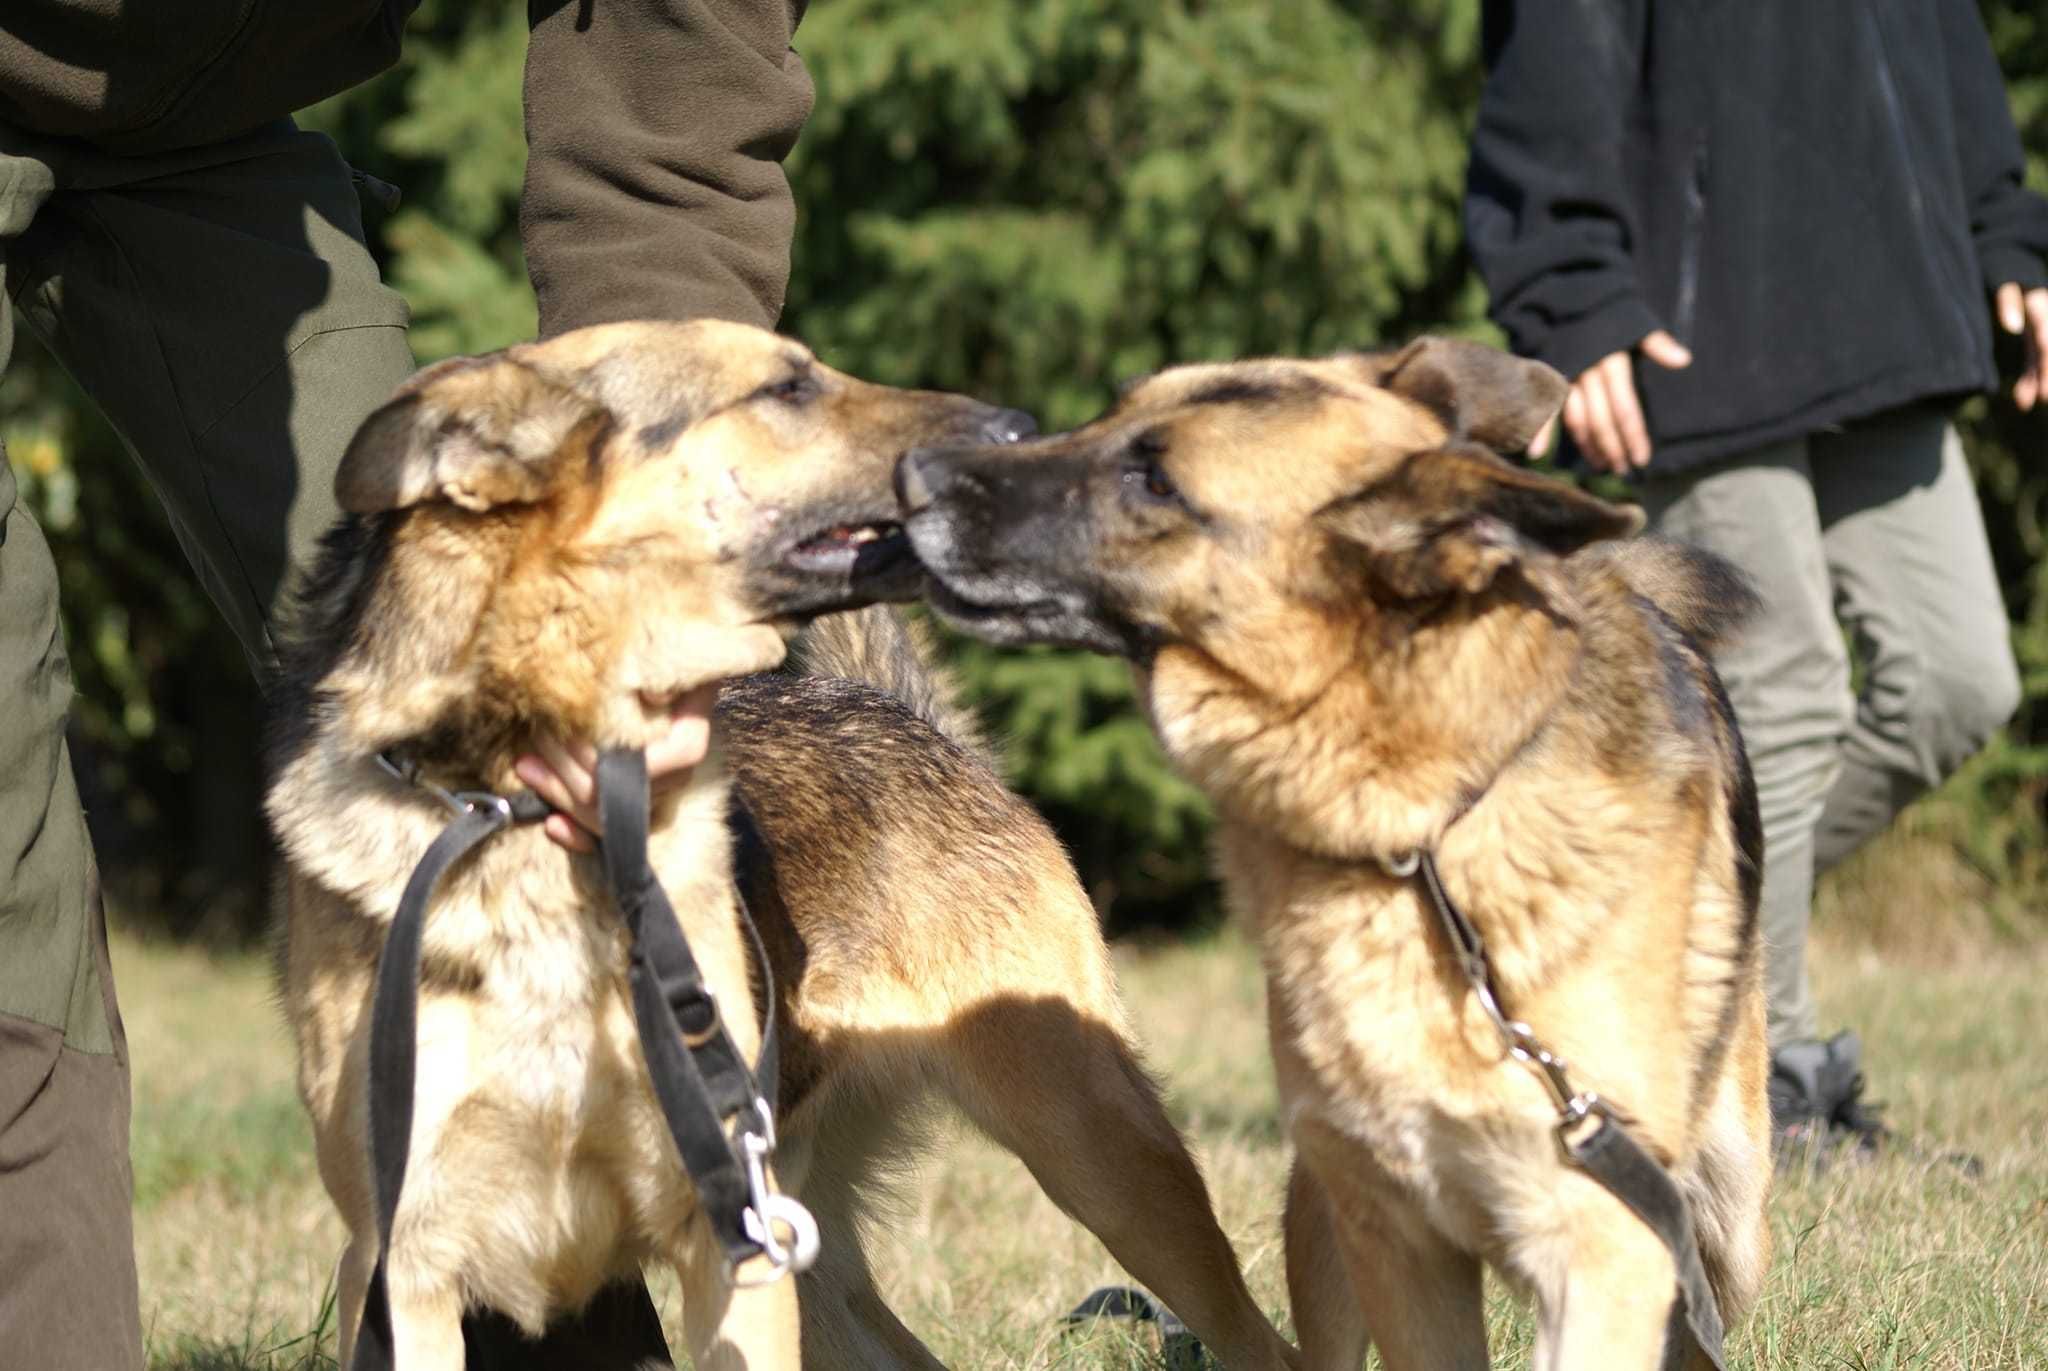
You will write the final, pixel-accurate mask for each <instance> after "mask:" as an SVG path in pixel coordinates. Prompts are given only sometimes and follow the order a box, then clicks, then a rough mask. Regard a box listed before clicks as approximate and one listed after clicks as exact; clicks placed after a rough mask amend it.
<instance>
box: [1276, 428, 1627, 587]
mask: <svg viewBox="0 0 2048 1371" xmlns="http://www.w3.org/2000/svg"><path fill="white" fill-rule="evenodd" d="M1317 519H1318V521H1319V522H1320V523H1321V524H1322V526H1323V527H1324V528H1325V529H1326V530H1328V531H1329V532H1330V533H1331V534H1333V535H1335V536H1336V537H1337V538H1339V539H1341V540H1343V541H1344V542H1345V543H1346V544H1349V545H1351V546H1352V547H1355V548H1356V549H1357V550H1358V551H1359V552H1361V553H1362V554H1363V555H1364V560H1365V565H1366V569H1367V572H1368V574H1369V575H1371V576H1372V577H1373V579H1374V580H1375V581H1377V582H1378V583H1379V584H1380V585H1382V586H1384V587H1386V589H1387V590H1389V591H1391V592H1392V593H1393V594H1394V595H1395V596H1396V597H1397V598H1401V599H1422V598H1428V597H1432V596H1438V595H1444V594H1466V595H1476V594H1478V593H1479V592H1480V591H1482V590H1484V589H1486V588H1487V587H1488V586H1490V585H1492V584H1493V582H1494V581H1495V580H1496V579H1497V578H1498V577H1499V576H1500V574H1501V573H1502V572H1503V571H1505V570H1507V569H1508V568H1510V567H1513V568H1517V569H1519V570H1521V571H1522V572H1523V573H1524V574H1525V575H1529V576H1531V577H1532V579H1535V578H1537V577H1538V576H1539V575H1540V573H1541V572H1542V571H1543V570H1544V569H1545V568H1546V567H1547V564H1548V562H1549V561H1550V560H1551V559H1554V558H1559V557H1566V556H1569V555H1570V554H1572V553H1574V552H1576V551H1578V550H1579V549H1580V548H1582V547H1584V546H1586V545H1587V544H1588V543H1592V542H1597V541H1599V540H1600V539H1603V538H1626V537H1629V536H1631V535H1633V534H1635V533H1638V532H1640V531H1641V529H1642V527H1643V513H1642V511H1641V510H1639V509H1637V508H1635V507H1634V506H1632V505H1616V504H1609V503H1608V502H1607V501H1605V500H1602V499H1599V498H1597V497H1595V496H1592V495H1588V494H1586V493H1585V492H1584V491H1582V490H1579V489H1577V488H1576V487H1573V486H1570V485H1567V484H1565V483H1564V482H1563V481H1559V480H1555V479H1553V478H1551V477H1547V476H1541V475H1538V474H1536V473H1535V472H1531V471H1525V470H1523V469H1521V468H1520V467H1516V466H1512V465H1510V464H1509V463H1508V462H1506V461H1503V460H1502V459H1501V458H1499V457H1496V456H1494V455H1493V454H1492V453H1490V452H1486V451H1484V450H1482V449H1479V448H1471V447H1465V448H1447V449H1444V450H1441V451H1435V452H1420V453H1416V454H1415V455H1414V456H1412V457H1409V458H1407V459H1406V460H1405V461H1403V462H1402V464H1401V465H1400V466H1399V467H1398V468H1397V469H1396V470H1395V471H1394V472H1393V474H1391V475H1389V476H1387V477H1386V478H1384V479H1383V480H1381V481H1378V482H1376V483H1375V484H1373V485H1371V486H1369V487H1367V488H1366V489H1364V490H1362V491H1359V492H1358V493H1357V494H1355V495H1352V496H1349V497H1347V498H1345V499H1343V500H1340V501H1338V502H1336V503H1335V504H1332V505H1329V506H1327V507H1326V508H1325V509H1324V510H1323V511H1322V512H1321V513H1320V514H1319V515H1318V516H1317Z"/></svg>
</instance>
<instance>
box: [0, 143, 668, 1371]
mask: <svg viewBox="0 0 2048 1371" xmlns="http://www.w3.org/2000/svg"><path fill="white" fill-rule="evenodd" d="M359 213H360V212H359V207H358V204H357V201H356V196H355V190H354V187H353V185H352V184H351V179H350V172H349V169H348V167H347V166H346V165H344V164H343V162H342V160H341V157H340V156H339V154H338V153H337V152H336V151H335V148H334V146H333V144H332V143H330V142H329V141H328V140H327V139H326V138H324V137H321V136H319V135H315V134H310V133H304V132H301V131H299V130H297V129H295V128H293V127H292V126H291V125H290V124H289V123H280V124H278V125H276V126H273V127H271V128H267V129H264V130H262V131H260V132H258V133H255V134H251V135H249V136H247V137H244V138H240V139H237V140H234V141H233V142H231V143H226V144H221V145H218V146H215V147H210V148H206V149H202V150H195V151H192V152H187V153H181V154H177V155H169V156H160V157H152V158H142V159H135V158H118V159H117V158H109V157H101V156H98V155H95V154H91V153H89V152H83V151H81V150H79V149H78V148H76V147H75V146H71V145H51V144H40V145H39V144H37V143H36V142H34V141H32V140H29V139H27V138H24V137H21V136H18V135H14V134H10V133H8V132H7V131H6V130H4V129H0V288H4V293H0V372H4V370H5V367H6V364H7V362H8V360H9V357H10V354H11V352H12V346H13V342H14V337H15V335H14V326H15V324H16V323H17V321H19V322H21V323H24V324H25V325H26V326H27V327H28V328H30V329H32V330H33V331H34V332H35V334H36V335H37V337H38V338H40V339H41V340H42V341H43V342H44V343H45V344H46V345H47V346H48V347H49V348H50V350H51V351H52V352H53V353H54V354H55V355H56V356H57V358H58V360H59V361H61V362H62V363H63V365H64V367H65V368H66V369H67V370H68V371H69V372H70V373H71V375H72V376H73V377H74V378H75V379H76V380H77V381H78V382H79V384H80V385H81V386H82V387H83V388H84V390H85V391H86V393H87V394H88V395H90V396H91V397H92V398H93V400H94V402H95V403H96V404H98V405H99V406H100V408H101V410H102V411H103V412H104V414H105V416H106V418H107V419H108V420H109V421H110V422H111V423H112V425H113V427H114V429H115V431H116V432H117V433H119V435H120V436H121V439H122V441H123V444H124V445H125V446H126V447H127V449H128V451H129V452H130V453H131V454H132V455H133V457H134V458H135V460H136V461H137V462H138V463H140V464H141V467H142V470H143V471H144V473H145V474H146V475H147V477H148V479H149V481H150V484H151V485H152V486H153V487H154V488H155V489H156V491H157V493H158V495H159V496H161V498H162V500H163V504H164V507H165V509H166V511H167V512H168V513H169V515H170V519H171V523H172V525H173V527H174V529H175V530H176V533H177V536H178V539H179V541H180V543H181V544H182V545H183V547H184V549H185V552H186V554H187V555H188V556H189V557H190V559H191V562H192V565H193V568H194V569H195V570H196V571H197V573H198V575H199V577H200V579H201V581H202V582H203V583H204V585H205V587H206V590H207V592H208V594H209V595H210V596H211V597H212V599H213V601H214V603H215V604H216V605H217V606H218V607H219V609H220V610H221V612H222V613H223V614H224V615H226V617H227V619H228V621H229V623H230V624H232V625H233V627H234V630H235V632H236V634H237V635H238V636H239V637H240V639H241V642H242V645H243V647H244V648H245V649H246V650H247V652H248V654H249V658H250V661H251V662H252V664H253V665H254V666H255V668H256V670H257V673H258V675H259V676H262V675H264V674H266V673H267V671H268V670H269V668H270V665H271V663H272V661H273V660H274V655H275V654H274V651H273V646H272V638H271V624H272V611H273V608H274V607H275V606H276V605H277V603H278V600H279V598H280V595H281V593H282V591H283V589H284V586H285V583H286V580H287V577H288V572H289V569H290V568H291V567H292V566H293V565H294V564H295V563H296V562H298V561H299V560H300V559H301V558H302V557H303V556H304V555H305V554H306V553H307V552H309V551H310V549H311V547H312V545H313V543H314V542H315V540H316V539H317V538H318V536H319V534H320V533H321V531H322V530H324V529H325V528H326V527H327V525H328V523H329V522H330V521H331V520H332V518H333V516H334V513H335V509H334V503H333V493H332V486H333V472H334V467H335V465H336V464H337V463H338V462H339V461H340V459H341V454H342V453H343V452H344V451H345V450H346V449H347V445H348V440H349V438H350V436H351V435H352V434H353V433H354V432H355V429H356V426H357V425H358V424H359V423H360V422H361V421H362V419H363V418H364V417H365V416H366V415H367V414H368V413H369V412H370V411H371V410H372V409H373V408H375V407H376V406H377V405H379V404H381V403H382V402H383V401H384V400H385V399H386V398H388V397H389V395H390V394H391V391H392V389H393V387H395V386H396V385H397V384H398V383H399V382H400V381H401V380H403V379H404V378H405V376H406V375H407V374H408V373H410V372H411V370H412V365H413V363H412V355H411V353H410V352H409V350H408V349H407V346H406V339H405V324H406V310H405V304H404V302H403V301H402V300H401V299H400V298H399V297H398V296H397V295H396V294H395V293H394V292H392V291H390V290H388V289H386V288H385V287H384V286H383V285H382V284H381V283H380V281H379V280H378V275H377V269H376V265H375V263H374V262H373V261H372V260H371V258H370V254H369V252H368V250H367V249H366V248H365V246H364V242H363V229H362V224H361V220H360V217H359ZM18 496H19V492H18V489H17V485H16V480H15V477H14V474H13V471H12V468H11V467H10V466H9V465H8V464H7V463H5V462H0V1366H10V1367H11V1366H15V1365H19V1366H23V1367H31V1366H32V1367H35V1368H37V1371H73V1368H76V1369H77V1371H126V1369H132V1368H139V1367H140V1366H141V1365H142V1334H141V1326H140V1321H139V1318H138V1304H139V1300H138V1292H137V1288H136V1271H135V1254H134V1235H133V1228H132V1222H131V1218H130V1204H131V1194H132V1178H131V1175H130V1171H129V1161H128V1129H129V1119H128V1113H129V1083H128V1052H127V1044H126V1040H125V1038H124V1037H123V1034H122V1029H121V1019H120V1014H119V1011H118V1009H117V1008H116V1006H115V1000H114V985H113V978H112V975H111V970H110V967H109V964H108V960H107V944H106V927H105V920H104V917H103V915H102V912H101V909H100V905H99V898H98V892H97V887H96V883H95V879H94V875H93V871H94V868H93V861H92V846H91V841H90V839H89V838H88V836H87V833H86V827H85V819H84V815H83V814H82V813H81V811H80V808H79V800H78V793H77V790H76V789H75V787H74V785H73V782H72V773H71V761H70V757H69V756H68V755H67V752H66V747H65V741H64V719H65V713H66V710H67V708H68V706H69V703H70V699H71V676H70V671H69V668H68V666H67V664H66V661H65V655H64V641H63V635H62V633H61V632H60V629H59V623H58V615H57V577H56V568H55V566H54V564H53V563H52V561H51V557H50V550H49V547H48V546H47V544H46V543H45V542H44V540H43V536H42V533H41V532H40V530H39V529H38V528H37V527H36V524H35V521H34V520H33V519H32V518H31V517H30V515H29V512H28V511H27V510H26V509H25V508H22V507H21V505H20V502H19V498H18ZM308 1294H309V1298H310V1297H312V1296H315V1295H317V1292H308ZM467 1332H468V1334H469V1342H470V1349H471V1358H470V1364H471V1365H472V1366H473V1367H479V1368H483V1367H507V1368H509V1367H514V1366H518V1367H529V1366H531V1367H563V1368H567V1367H572V1366H573V1367H578V1368H583V1367H589V1368H599V1369H600V1371H617V1369H618V1368H625V1367H639V1366H666V1365H667V1364H668V1358H667V1353H666V1350H665V1348H664V1346H663V1343H662V1334H661V1326H660V1322H659V1320H658V1319H657V1318H656V1316H655V1314H654V1310H653V1306H652V1304H651V1303H650V1302H649V1301H648V1299H647V1297H646V1295H645V1294H644V1293H643V1292H642V1291H641V1290H639V1289H637V1288H635V1287H634V1286H632V1285H630V1284H628V1285H623V1286H617V1287H613V1288H612V1289H611V1290H609V1291H607V1292H605V1294H603V1295H602V1296H600V1298H599V1299H598V1300H597V1301H596V1302H595V1303H594V1304H593V1305H592V1307H591V1308H590V1309H589V1310H588V1311H586V1312H585V1314H584V1315H583V1316H582V1317H581V1318H580V1319H577V1320H574V1321H571V1322H569V1323H566V1324H565V1325H564V1326H562V1327H560V1328H558V1329H555V1330H551V1332H550V1335H549V1338H548V1339H547V1341H546V1343H544V1344H543V1345H541V1346H540V1347H535V1346H534V1345H532V1344H529V1343H527V1342H525V1340H524V1339H522V1338H521V1337H520V1336H519V1335H518V1333H517V1332H516V1330H514V1329H513V1328H512V1327H511V1325H510V1324H509V1323H506V1322H505V1321H503V1320H501V1319H495V1318H478V1319H473V1320H471V1321H470V1323H469V1324H468V1326H467Z"/></svg>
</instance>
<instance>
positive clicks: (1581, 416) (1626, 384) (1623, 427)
mask: <svg viewBox="0 0 2048 1371" xmlns="http://www.w3.org/2000/svg"><path fill="white" fill-rule="evenodd" d="M1636 348H1637V349H1638V350H1640V351H1641V352H1642V354H1643V356H1645V357H1647V358H1649V359H1650V360H1651V361H1652V362H1655V363H1656V364H1657V365H1658V366H1660V367H1663V368H1665V369H1666V370H1668V371H1679V370H1682V369H1684V368H1686V367H1689V366H1691V365H1692V353H1691V352H1690V351H1688V350H1687V349H1686V346H1685V344H1683V343H1681V342H1679V341H1678V340H1677V339H1676V338H1673V337H1672V336H1671V335H1670V334H1668V333H1666V332H1665V331H1664V330H1663V329H1661V328H1660V329H1658V330H1657V331H1656V332H1654V333H1652V334H1650V335H1648V336H1647V337H1645V338H1644V339H1643V341H1642V342H1640V343H1638V344H1636ZM1563 419H1564V426H1565V428H1566V430H1567V431H1569V432H1570V434H1571V435H1572V441H1573V442H1574V443H1577V444H1578V445H1579V451H1580V452H1583V453H1585V454H1586V460H1587V461H1589V462H1591V463H1592V464H1593V465H1594V466H1596V467H1598V468H1599V469H1600V470H1602V471H1611V472H1613V473H1615V474H1616V475H1617V476H1618V475H1620V474H1622V473H1623V472H1625V471H1627V470H1628V469H1629V467H1630V466H1636V467H1646V466H1648V465H1649V464H1650V430H1649V427H1648V425H1646V424H1645V423H1644V422H1643V407H1642V405H1641V404H1640V403H1638V402H1637V400H1636V382H1635V374H1634V372H1633V371H1632V370H1631V369H1630V366H1629V352H1628V351H1627V350H1623V351H1620V352H1610V353H1608V354H1607V355H1606V356H1605V357H1602V358H1601V359H1600V360H1599V361H1597V362H1595V363H1593V365H1592V366H1589V367H1587V368H1586V369H1585V370H1584V371H1582V372H1580V373H1579V378H1578V379H1577V380H1576V381H1573V382H1572V388H1571V391H1570V393H1569V394H1567V395H1566V396H1565V397H1564V415H1563ZM1556 436H1557V420H1555V419H1553V420H1551V421H1550V422H1549V423H1548V424H1545V425H1544V426H1543V431H1542V432H1541V433H1539V434H1537V435H1536V440H1535V441H1534V442H1532V443H1530V444H1529V455H1530V456H1531V457H1541V456H1542V455H1543V454H1544V453H1546V452H1548V451H1550V447H1551V444H1552V443H1553V442H1555V441H1556Z"/></svg>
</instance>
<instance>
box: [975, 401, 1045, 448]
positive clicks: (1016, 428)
mask: <svg viewBox="0 0 2048 1371" xmlns="http://www.w3.org/2000/svg"><path fill="white" fill-rule="evenodd" d="M1036 432H1038V421H1037V420H1036V419H1034V418H1032V417H1031V416H1030V415H1028V414H1026V413H1025V412H1024V411H1023V410H1021V409H999V410H997V411H996V417H995V418H993V419H991V420H989V421H988V422H987V423H986V424H983V425H982V426H981V434H982V437H983V438H984V439H986V440H987V441H989V442H991V443H1014V442H1018V441H1019V440H1021V439H1024V438H1029V437H1030V436H1031V435H1032V434H1034V433H1036Z"/></svg>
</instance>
